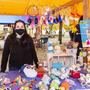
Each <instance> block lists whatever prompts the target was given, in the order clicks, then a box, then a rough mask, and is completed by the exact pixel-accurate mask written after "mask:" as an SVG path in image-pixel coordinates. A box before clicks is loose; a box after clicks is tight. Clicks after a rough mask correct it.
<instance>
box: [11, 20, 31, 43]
mask: <svg viewBox="0 0 90 90" xmlns="http://www.w3.org/2000/svg"><path fill="white" fill-rule="evenodd" d="M18 22H21V23H23V25H24V27H25V33H24V35H23V37H22V39H21V42H22V43H23V44H26V43H27V42H28V41H27V39H28V38H29V37H30V36H29V35H28V34H27V31H26V26H25V22H24V21H22V20H17V21H15V25H14V28H13V33H12V34H11V39H12V40H11V41H12V43H14V41H16V40H15V38H16V34H15V27H16V24H17V23H18Z"/></svg>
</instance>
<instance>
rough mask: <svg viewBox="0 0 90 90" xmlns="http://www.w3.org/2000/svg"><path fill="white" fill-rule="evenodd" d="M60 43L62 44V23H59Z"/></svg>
mask: <svg viewBox="0 0 90 90" xmlns="http://www.w3.org/2000/svg"><path fill="white" fill-rule="evenodd" d="M58 40H59V43H60V44H62V21H61V22H60V23H59V37H58Z"/></svg>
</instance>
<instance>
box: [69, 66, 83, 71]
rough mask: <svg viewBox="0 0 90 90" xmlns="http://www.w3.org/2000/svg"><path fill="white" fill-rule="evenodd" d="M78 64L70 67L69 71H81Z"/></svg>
mask: <svg viewBox="0 0 90 90" xmlns="http://www.w3.org/2000/svg"><path fill="white" fill-rule="evenodd" d="M80 66H81V65H80V64H73V65H72V66H71V67H70V70H73V71H81V68H80Z"/></svg>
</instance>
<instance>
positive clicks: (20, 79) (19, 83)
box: [13, 76, 23, 85]
mask: <svg viewBox="0 0 90 90" xmlns="http://www.w3.org/2000/svg"><path fill="white" fill-rule="evenodd" d="M13 83H16V84H18V85H22V84H23V82H22V78H21V76H18V77H16V78H15V80H14V81H13Z"/></svg>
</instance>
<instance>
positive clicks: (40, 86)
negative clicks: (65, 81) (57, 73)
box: [36, 81, 48, 90]
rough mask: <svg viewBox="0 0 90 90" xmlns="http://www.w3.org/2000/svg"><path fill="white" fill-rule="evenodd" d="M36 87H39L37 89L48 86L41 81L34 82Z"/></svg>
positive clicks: (44, 89) (46, 89)
mask: <svg viewBox="0 0 90 90" xmlns="http://www.w3.org/2000/svg"><path fill="white" fill-rule="evenodd" d="M36 88H39V90H48V86H47V85H45V84H44V83H43V82H42V81H40V82H39V83H38V84H36Z"/></svg>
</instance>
